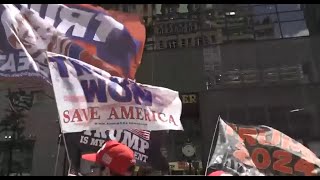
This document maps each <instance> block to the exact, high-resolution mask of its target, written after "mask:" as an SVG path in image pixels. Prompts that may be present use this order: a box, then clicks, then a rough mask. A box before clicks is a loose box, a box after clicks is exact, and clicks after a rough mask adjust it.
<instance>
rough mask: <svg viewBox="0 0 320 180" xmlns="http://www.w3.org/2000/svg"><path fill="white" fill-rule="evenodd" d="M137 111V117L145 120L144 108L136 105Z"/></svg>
mask: <svg viewBox="0 0 320 180" xmlns="http://www.w3.org/2000/svg"><path fill="white" fill-rule="evenodd" d="M136 112H137V118H136V119H140V120H143V116H142V108H139V107H136Z"/></svg>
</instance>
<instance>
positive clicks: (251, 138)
mask: <svg viewBox="0 0 320 180" xmlns="http://www.w3.org/2000/svg"><path fill="white" fill-rule="evenodd" d="M238 134H239V136H240V138H241V139H243V140H244V141H245V142H247V143H248V144H249V145H250V146H254V145H256V140H255V139H256V136H257V134H258V132H257V129H256V128H249V127H246V128H245V127H240V128H239V132H238Z"/></svg>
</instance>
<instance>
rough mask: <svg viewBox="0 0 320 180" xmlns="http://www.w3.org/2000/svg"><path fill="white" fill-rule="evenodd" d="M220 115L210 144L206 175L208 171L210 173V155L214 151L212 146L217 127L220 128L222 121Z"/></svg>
mask: <svg viewBox="0 0 320 180" xmlns="http://www.w3.org/2000/svg"><path fill="white" fill-rule="evenodd" d="M220 119H221V118H220V115H219V117H218V120H217V123H216V127H215V129H214V132H213V135H212V140H211V145H210V150H209V155H208V160H207V165H206V171H205V173H204V175H205V176H207V173H208V165H209V162H210V157H211V156H210V155H211V152H212V146H213V142H214V137H215V136H216V132H217V128H218V125H219V123H220Z"/></svg>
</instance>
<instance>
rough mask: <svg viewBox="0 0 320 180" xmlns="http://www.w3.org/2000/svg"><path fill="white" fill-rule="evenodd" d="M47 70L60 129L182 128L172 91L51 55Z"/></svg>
mask: <svg viewBox="0 0 320 180" xmlns="http://www.w3.org/2000/svg"><path fill="white" fill-rule="evenodd" d="M48 55H49V56H50V60H49V61H50V62H49V68H50V73H51V79H52V84H53V88H54V92H55V98H56V101H57V106H58V112H59V117H60V123H61V128H62V131H63V132H64V133H72V132H81V131H84V130H112V129H144V130H183V127H182V124H181V122H180V116H181V110H182V103H181V100H180V99H179V94H178V92H176V91H173V90H170V89H167V88H162V87H155V86H150V85H143V84H139V83H135V82H134V81H132V80H130V79H123V78H119V77H113V76H110V74H109V73H107V72H105V71H102V70H100V69H98V68H95V67H93V66H91V65H89V64H86V63H84V62H82V61H79V60H76V59H71V58H68V57H64V56H59V55H57V54H52V53H48Z"/></svg>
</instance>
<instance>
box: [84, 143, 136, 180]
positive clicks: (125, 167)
mask: <svg viewBox="0 0 320 180" xmlns="http://www.w3.org/2000/svg"><path fill="white" fill-rule="evenodd" d="M82 158H83V159H85V160H88V161H92V162H95V163H99V164H102V165H104V166H106V167H108V168H109V169H110V171H112V172H114V173H117V174H119V175H123V176H126V175H131V173H132V172H130V171H129V168H131V167H133V166H134V165H135V164H136V160H135V158H134V153H133V151H132V150H131V149H130V148H129V147H128V146H126V145H124V144H121V143H119V142H118V141H107V142H105V144H104V145H103V146H102V147H101V148H100V149H99V151H98V152H97V153H94V154H84V155H82Z"/></svg>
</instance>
